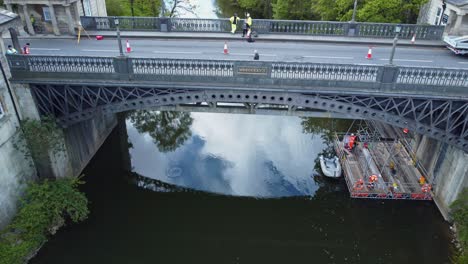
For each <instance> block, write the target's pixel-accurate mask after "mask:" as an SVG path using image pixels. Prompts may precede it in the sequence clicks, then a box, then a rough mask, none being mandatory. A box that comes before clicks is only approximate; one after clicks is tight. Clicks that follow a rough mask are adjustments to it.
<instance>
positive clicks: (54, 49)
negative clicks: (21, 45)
mask: <svg viewBox="0 0 468 264" xmlns="http://www.w3.org/2000/svg"><path fill="white" fill-rule="evenodd" d="M31 49H32V50H60V49H49V48H31Z"/></svg>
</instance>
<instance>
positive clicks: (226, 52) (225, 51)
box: [224, 42, 229, 55]
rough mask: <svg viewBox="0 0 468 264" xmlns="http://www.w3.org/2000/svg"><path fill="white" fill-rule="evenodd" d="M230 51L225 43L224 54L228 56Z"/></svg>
mask: <svg viewBox="0 0 468 264" xmlns="http://www.w3.org/2000/svg"><path fill="white" fill-rule="evenodd" d="M228 53H229V51H228V47H227V42H224V54H226V55H227V54H228Z"/></svg>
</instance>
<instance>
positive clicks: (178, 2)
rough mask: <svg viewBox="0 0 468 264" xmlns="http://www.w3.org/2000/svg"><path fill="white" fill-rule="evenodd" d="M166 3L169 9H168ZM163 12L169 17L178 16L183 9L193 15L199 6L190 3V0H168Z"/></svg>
mask: <svg viewBox="0 0 468 264" xmlns="http://www.w3.org/2000/svg"><path fill="white" fill-rule="evenodd" d="M166 5H167V6H168V7H169V9H167V10H166ZM163 8H164V10H163V14H165V15H166V16H168V17H177V16H179V15H180V12H181V11H185V12H189V13H191V14H193V15H196V14H195V10H196V9H197V6H196V5H194V4H192V3H190V1H189V0H167V1H166V2H165V4H164V6H163Z"/></svg>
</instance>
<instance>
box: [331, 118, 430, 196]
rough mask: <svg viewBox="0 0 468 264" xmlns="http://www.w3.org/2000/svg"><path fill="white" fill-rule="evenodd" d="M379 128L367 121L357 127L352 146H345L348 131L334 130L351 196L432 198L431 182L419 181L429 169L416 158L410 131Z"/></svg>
mask: <svg viewBox="0 0 468 264" xmlns="http://www.w3.org/2000/svg"><path fill="white" fill-rule="evenodd" d="M379 130H380V131H379ZM380 132H381V129H377V127H376V126H375V125H374V124H372V123H369V122H366V126H365V129H363V128H362V127H361V128H360V129H358V131H356V136H357V138H358V144H356V145H355V147H354V148H353V149H352V150H349V148H345V145H346V144H345V143H344V138H345V137H346V136H347V135H338V134H335V138H334V148H335V151H336V154H337V156H338V157H339V159H340V162H341V167H342V169H343V173H344V178H345V180H346V184H347V186H348V189H349V193H350V195H351V197H352V198H368V199H404V200H432V195H431V188H432V186H431V185H430V184H429V183H427V182H425V183H423V184H422V183H421V182H420V177H421V176H424V175H426V174H425V172H426V170H425V169H424V168H422V167H421V165H420V164H419V163H418V162H415V158H414V153H413V152H412V150H411V146H410V144H409V143H408V138H405V136H407V135H398V134H395V133H390V134H387V135H383V134H381V133H380ZM425 178H426V176H425Z"/></svg>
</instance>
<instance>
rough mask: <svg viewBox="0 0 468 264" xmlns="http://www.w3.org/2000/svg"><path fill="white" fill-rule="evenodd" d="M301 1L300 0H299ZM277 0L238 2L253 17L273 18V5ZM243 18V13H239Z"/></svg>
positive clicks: (238, 0)
mask: <svg viewBox="0 0 468 264" xmlns="http://www.w3.org/2000/svg"><path fill="white" fill-rule="evenodd" d="M297 1H300V0H297ZM276 2H277V0H237V3H238V4H239V6H240V7H241V8H243V9H244V10H245V12H249V13H250V15H251V16H252V18H253V19H255V18H265V19H267V18H272V17H273V5H274V4H276ZM238 15H239V16H240V17H241V18H244V17H243V14H238Z"/></svg>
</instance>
